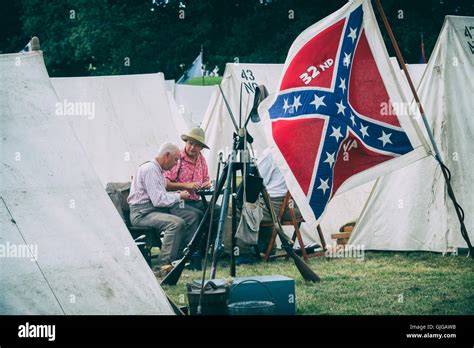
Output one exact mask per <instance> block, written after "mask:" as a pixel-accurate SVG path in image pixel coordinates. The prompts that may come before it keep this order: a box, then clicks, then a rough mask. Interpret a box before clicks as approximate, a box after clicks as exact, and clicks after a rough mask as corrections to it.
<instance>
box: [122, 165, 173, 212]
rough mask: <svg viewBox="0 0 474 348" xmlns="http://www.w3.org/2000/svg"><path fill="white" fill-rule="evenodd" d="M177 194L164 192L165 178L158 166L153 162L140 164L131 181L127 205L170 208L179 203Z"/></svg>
mask: <svg viewBox="0 0 474 348" xmlns="http://www.w3.org/2000/svg"><path fill="white" fill-rule="evenodd" d="M180 199H181V197H180V195H179V193H177V192H167V191H166V178H165V177H164V175H163V169H161V166H160V164H159V163H158V162H157V161H156V160H155V159H153V161H150V162H147V163H145V164H142V165H141V166H140V167H139V168H138V170H137V173H136V175H135V177H134V178H133V180H132V185H131V187H130V195H129V196H128V200H127V202H128V204H130V205H136V204H144V203H148V202H151V203H152V204H153V206H155V207H170V206H172V205H173V204H176V203H178V202H179V201H180Z"/></svg>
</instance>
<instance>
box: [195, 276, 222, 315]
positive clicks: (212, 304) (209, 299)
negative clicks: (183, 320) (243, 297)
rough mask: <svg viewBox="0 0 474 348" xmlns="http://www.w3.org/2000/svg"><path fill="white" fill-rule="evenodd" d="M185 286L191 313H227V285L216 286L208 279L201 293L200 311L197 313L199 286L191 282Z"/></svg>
mask: <svg viewBox="0 0 474 348" xmlns="http://www.w3.org/2000/svg"><path fill="white" fill-rule="evenodd" d="M187 288H188V303H189V312H190V314H191V315H227V300H228V298H229V287H228V286H224V287H218V286H216V284H214V282H212V281H208V282H207V283H206V285H205V287H204V292H203V294H202V299H201V310H200V313H198V312H199V311H198V306H199V297H200V295H201V288H200V287H194V286H193V285H191V284H187Z"/></svg>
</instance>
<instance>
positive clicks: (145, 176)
mask: <svg viewBox="0 0 474 348" xmlns="http://www.w3.org/2000/svg"><path fill="white" fill-rule="evenodd" d="M178 159H179V149H178V147H177V146H176V145H174V144H171V143H165V144H163V145H161V147H160V150H159V152H158V155H157V156H156V157H155V158H154V159H153V160H152V161H150V162H146V163H144V164H142V165H141V166H140V167H139V168H138V171H137V173H136V175H135V177H134V178H133V181H132V186H131V188H130V195H129V197H128V204H129V205H130V220H131V222H132V224H133V225H135V226H146V227H153V228H156V229H157V230H158V231H164V238H163V243H162V246H161V252H160V257H159V259H158V260H159V261H158V262H159V264H160V266H165V265H167V264H170V263H171V262H172V261H175V260H177V259H179V258H181V257H182V251H183V249H184V247H185V246H186V245H187V244H188V243H189V241H190V240H191V238H192V236H193V234H194V232H195V231H196V229H197V227H198V225H199V222H200V221H201V219H202V217H203V214H202V213H200V212H199V211H197V210H196V209H193V210H190V209H184V204H180V202H181V201H186V200H188V199H189V193H188V192H187V191H178V192H167V191H166V179H165V177H164V175H163V172H164V171H166V170H170V169H171V168H173V166H174V165H176V162H177V161H178Z"/></svg>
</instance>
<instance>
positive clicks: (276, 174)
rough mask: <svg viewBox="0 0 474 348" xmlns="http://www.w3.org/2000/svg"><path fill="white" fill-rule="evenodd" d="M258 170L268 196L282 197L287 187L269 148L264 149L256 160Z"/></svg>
mask: <svg viewBox="0 0 474 348" xmlns="http://www.w3.org/2000/svg"><path fill="white" fill-rule="evenodd" d="M257 167H258V171H259V173H260V175H261V177H262V178H263V184H264V185H265V187H266V188H267V191H268V194H269V195H270V197H283V196H285V195H286V192H287V191H288V188H287V187H286V183H285V179H284V178H283V174H281V172H280V169H278V167H277V165H276V164H275V161H274V160H273V156H272V153H271V150H270V149H265V150H264V151H263V152H262V154H261V155H260V156H259V158H258V161H257Z"/></svg>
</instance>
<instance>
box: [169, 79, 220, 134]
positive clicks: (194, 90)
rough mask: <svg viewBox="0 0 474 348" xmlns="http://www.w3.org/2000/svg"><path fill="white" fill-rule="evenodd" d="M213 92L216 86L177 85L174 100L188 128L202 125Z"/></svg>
mask: <svg viewBox="0 0 474 348" xmlns="http://www.w3.org/2000/svg"><path fill="white" fill-rule="evenodd" d="M213 92H214V86H191V85H183V84H177V85H175V87H174V99H175V101H176V104H177V105H178V110H179V112H180V113H181V114H182V115H183V118H184V120H185V121H186V125H187V126H188V128H190V129H191V128H193V127H198V126H200V125H201V123H202V121H203V119H204V115H205V113H206V110H207V107H208V105H209V101H210V100H211V96H212V93H213Z"/></svg>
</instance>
